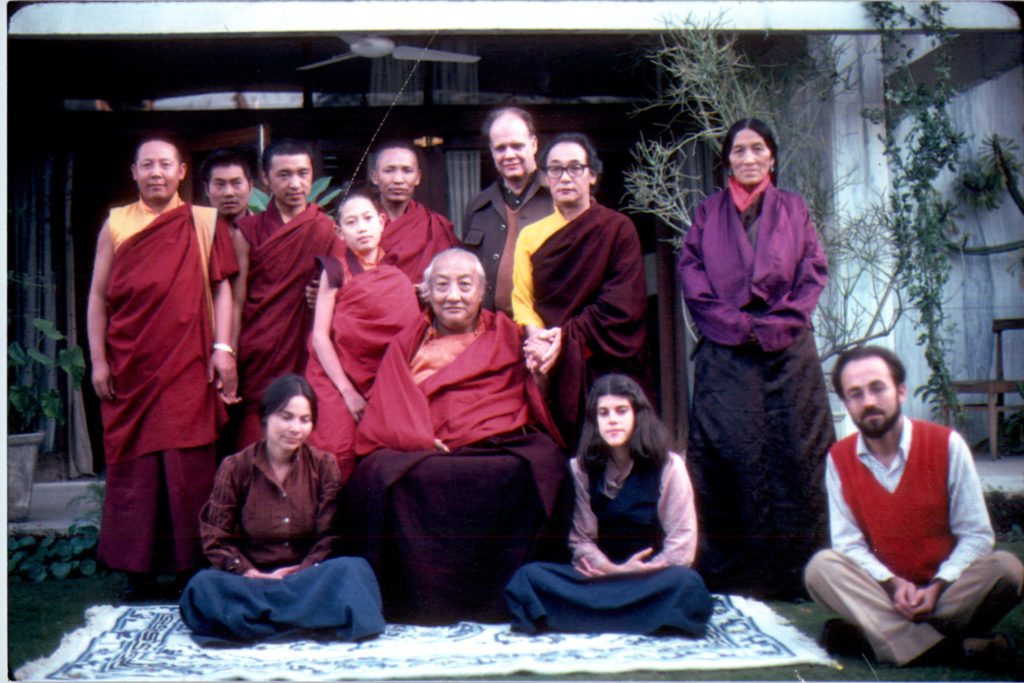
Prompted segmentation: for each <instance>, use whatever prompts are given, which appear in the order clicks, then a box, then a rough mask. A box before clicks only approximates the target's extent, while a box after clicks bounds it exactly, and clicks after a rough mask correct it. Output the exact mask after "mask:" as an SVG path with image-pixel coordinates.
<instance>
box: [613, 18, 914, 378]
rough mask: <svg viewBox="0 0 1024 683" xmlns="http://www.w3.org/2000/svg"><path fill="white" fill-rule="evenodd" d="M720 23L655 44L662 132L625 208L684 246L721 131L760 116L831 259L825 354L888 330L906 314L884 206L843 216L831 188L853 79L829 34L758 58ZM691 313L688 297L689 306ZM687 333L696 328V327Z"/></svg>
mask: <svg viewBox="0 0 1024 683" xmlns="http://www.w3.org/2000/svg"><path fill="white" fill-rule="evenodd" d="M720 23H721V22H720V21H719V22H712V23H710V24H707V25H696V24H695V23H693V22H692V21H691V20H689V19H686V20H685V21H683V22H682V23H681V24H680V25H678V26H676V27H673V28H671V30H670V31H669V32H668V33H667V34H666V35H665V36H664V37H663V39H662V42H661V45H660V46H659V47H658V48H656V49H654V50H652V51H651V52H650V53H649V54H648V59H649V60H650V61H651V62H652V63H653V64H654V65H655V66H656V67H657V69H658V72H659V74H660V83H661V85H660V88H659V91H658V92H657V93H656V94H655V95H654V96H653V97H652V99H651V100H650V102H649V103H647V105H645V106H644V107H643V110H645V111H646V110H657V111H663V112H664V113H665V117H666V118H665V121H664V124H663V127H662V129H661V131H660V134H659V135H658V136H657V137H656V138H652V137H641V139H640V140H639V141H637V142H636V143H635V145H634V147H633V159H634V162H635V163H634V165H633V166H632V167H631V168H630V169H629V171H628V172H627V174H626V179H625V181H626V208H627V209H628V210H631V211H637V212H641V213H648V214H652V215H654V216H656V217H657V218H659V219H660V220H662V221H664V222H665V223H666V224H668V225H669V226H671V227H672V228H673V229H674V230H675V233H676V238H675V240H674V242H675V244H676V246H677V247H678V246H679V245H680V244H681V243H682V239H683V236H684V235H685V234H686V231H687V230H688V229H689V228H690V224H691V222H692V217H693V211H694V209H695V208H696V207H697V205H698V204H699V203H700V202H701V201H702V200H703V199H704V198H705V196H706V195H707V193H709V192H710V191H712V190H713V188H714V185H715V184H716V183H715V179H714V175H715V174H714V169H715V167H716V165H717V162H716V161H715V160H716V159H717V156H718V149H719V147H720V144H721V140H722V137H723V136H724V134H725V131H726V130H727V128H728V126H729V125H731V124H732V122H733V121H737V120H739V119H742V118H748V117H756V118H760V119H762V120H764V121H765V122H767V123H768V125H769V126H770V127H771V129H772V130H773V131H774V132H775V135H776V138H777V140H778V143H779V158H778V160H777V164H778V167H779V175H780V184H781V185H782V186H783V187H784V188H785V189H789V190H792V191H794V192H797V193H799V194H800V195H801V196H802V197H803V198H804V201H805V202H806V203H807V206H808V209H809V210H810V212H811V217H812V219H813V220H814V223H815V225H816V226H817V228H818V233H819V236H820V238H821V241H822V245H823V248H824V250H825V253H826V255H827V257H828V259H829V263H830V264H831V277H830V281H829V286H828V288H827V289H826V291H825V293H824V294H823V296H822V298H821V301H820V302H819V305H818V309H817V311H816V313H815V325H816V332H817V335H818V338H819V345H820V346H821V347H822V354H821V357H822V361H823V362H825V361H827V360H828V359H829V358H830V357H831V356H833V355H835V354H837V353H840V352H841V351H842V350H844V349H846V348H849V347H850V346H853V345H856V344H858V343H863V342H865V341H868V340H870V339H876V338H878V337H881V336H885V335H886V334H888V332H889V331H891V330H892V327H893V325H894V324H895V322H896V320H897V319H898V318H899V316H900V315H901V314H902V310H903V308H902V305H901V301H900V299H899V294H898V292H897V288H896V287H895V285H894V275H895V273H894V266H895V260H894V257H893V256H894V255H893V253H892V251H891V249H890V247H889V244H890V241H889V239H888V237H887V230H888V228H889V226H888V221H887V218H886V214H885V210H884V208H883V207H882V205H881V204H879V205H878V206H871V207H859V211H858V212H857V214H856V215H846V214H845V213H843V212H841V211H840V210H839V209H837V207H836V202H835V197H836V193H837V191H838V190H839V189H841V188H842V187H844V186H845V185H846V184H847V183H848V182H849V180H848V179H847V178H842V177H840V178H836V177H834V174H833V172H832V163H831V145H832V139H831V130H830V128H829V125H828V121H829V120H830V118H831V107H832V104H833V101H834V100H833V98H834V96H835V94H836V93H837V92H841V91H844V90H846V89H849V88H851V87H852V86H853V85H854V83H852V80H851V75H850V72H849V70H840V69H839V67H838V65H839V63H840V61H841V59H840V58H841V54H840V52H839V50H838V48H837V46H836V42H835V40H834V39H832V38H812V39H809V40H808V44H804V45H803V46H802V49H799V50H789V51H788V52H786V53H785V54H777V55H769V56H768V57H762V58H759V59H758V60H757V61H756V62H755V61H754V60H753V59H751V57H749V56H748V55H747V54H745V53H744V52H743V51H742V50H741V49H740V47H739V44H738V37H737V36H736V35H735V34H730V33H726V32H724V31H723V30H721V28H720ZM684 312H685V307H684ZM691 333H693V330H692V326H691Z"/></svg>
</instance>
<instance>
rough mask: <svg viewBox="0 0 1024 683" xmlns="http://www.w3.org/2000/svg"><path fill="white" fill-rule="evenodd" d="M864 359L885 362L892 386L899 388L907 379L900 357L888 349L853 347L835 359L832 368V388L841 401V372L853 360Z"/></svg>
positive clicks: (842, 397) (869, 346)
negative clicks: (879, 359) (876, 359)
mask: <svg viewBox="0 0 1024 683" xmlns="http://www.w3.org/2000/svg"><path fill="white" fill-rule="evenodd" d="M865 358H881V359H882V360H884V361H885V364H886V365H888V366H889V374H890V375H892V381H893V384H895V385H896V386H899V385H901V384H903V383H904V382H905V381H906V379H907V369H906V368H905V367H904V366H903V361H901V360H900V357H899V356H897V355H896V354H895V353H893V352H892V351H890V350H889V349H887V348H885V347H882V346H874V345H870V344H869V345H868V346H855V347H853V348H852V349H847V350H846V351H843V352H842V353H841V354H840V355H839V358H837V359H836V363H835V365H833V366H832V388H833V389H834V390H835V392H836V394H837V395H838V396H839V398H841V399H845V398H846V396H844V395H843V370H844V369H845V368H846V366H847V365H849V364H850V363H852V362H853V361H855V360H864V359H865Z"/></svg>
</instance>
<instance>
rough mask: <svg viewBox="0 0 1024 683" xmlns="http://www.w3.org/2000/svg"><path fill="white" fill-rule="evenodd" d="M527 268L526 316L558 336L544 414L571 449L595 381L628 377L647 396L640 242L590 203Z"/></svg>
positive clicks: (623, 221)
mask: <svg viewBox="0 0 1024 683" xmlns="http://www.w3.org/2000/svg"><path fill="white" fill-rule="evenodd" d="M530 262H531V266H532V269H533V290H534V291H533V299H534V304H533V309H534V311H536V313H537V315H539V316H540V317H541V319H542V320H543V321H544V325H545V326H546V327H561V328H562V352H561V355H560V358H559V360H558V362H557V364H556V365H555V368H554V369H553V370H552V371H551V387H552V391H553V392H554V395H553V397H552V399H553V400H552V401H551V407H552V412H553V413H554V416H555V419H556V421H557V422H558V426H559V428H560V429H561V430H562V436H563V437H564V438H565V440H566V441H567V442H569V443H573V444H575V443H576V440H577V439H578V438H579V430H580V428H581V427H582V425H583V410H584V407H585V405H586V400H587V391H588V390H589V389H590V385H591V384H592V383H593V382H594V380H595V379H597V378H598V377H600V376H601V375H604V374H608V373H612V372H617V373H622V374H625V375H629V376H631V377H634V378H636V379H637V380H638V381H639V382H640V383H641V385H643V386H644V388H645V390H647V392H648V394H649V395H650V394H651V391H650V375H649V369H648V367H647V365H646V363H645V362H644V358H645V355H646V354H645V346H644V341H645V339H646V334H647V330H646V320H645V315H646V312H647V280H646V277H645V275H644V261H643V254H642V253H641V249H640V239H639V238H638V237H637V234H636V228H635V227H634V226H633V222H632V221H631V220H629V218H627V217H626V216H624V215H623V214H621V213H619V212H618V211H613V210H611V209H609V208H606V207H604V206H601V205H600V204H597V203H595V202H591V204H590V208H589V209H587V210H586V211H585V212H584V213H583V214H581V215H580V216H577V217H576V218H575V219H573V220H572V221H570V222H569V223H568V224H567V225H565V226H564V227H563V228H562V229H561V230H559V231H558V232H556V233H555V234H554V235H552V236H551V237H550V238H548V240H547V241H546V242H544V244H542V245H541V246H540V247H539V248H538V249H537V250H536V251H535V252H534V253H533V255H532V257H531V259H530Z"/></svg>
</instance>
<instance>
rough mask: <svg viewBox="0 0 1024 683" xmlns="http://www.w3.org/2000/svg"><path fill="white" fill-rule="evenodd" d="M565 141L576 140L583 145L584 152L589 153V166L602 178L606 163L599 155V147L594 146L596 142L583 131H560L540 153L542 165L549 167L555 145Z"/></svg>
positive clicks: (575, 141)
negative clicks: (602, 161)
mask: <svg viewBox="0 0 1024 683" xmlns="http://www.w3.org/2000/svg"><path fill="white" fill-rule="evenodd" d="M563 142H574V143H576V144H577V145H579V146H580V147H582V148H583V151H584V153H586V155H587V166H589V167H590V170H591V171H592V172H593V173H594V175H595V176H597V178H598V179H600V177H601V171H603V170H604V164H602V163H601V159H600V158H598V156H597V148H596V147H594V143H593V142H591V141H590V138H588V137H587V136H586V135H584V134H583V133H559V134H558V135H556V136H555V137H554V138H553V139H552V140H551V142H549V143H548V145H547V147H545V148H544V152H543V153H542V154H541V155H540V160H541V161H540V163H541V166H542V167H544V168H546V167H547V165H548V155H549V154H551V150H552V149H553V148H554V146H555V145H560V144H562V143H563Z"/></svg>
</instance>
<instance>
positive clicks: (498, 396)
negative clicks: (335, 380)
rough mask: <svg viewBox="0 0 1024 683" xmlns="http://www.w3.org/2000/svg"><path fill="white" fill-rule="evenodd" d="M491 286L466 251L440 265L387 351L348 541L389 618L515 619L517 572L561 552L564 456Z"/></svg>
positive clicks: (566, 501) (351, 501)
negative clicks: (420, 307)
mask: <svg viewBox="0 0 1024 683" xmlns="http://www.w3.org/2000/svg"><path fill="white" fill-rule="evenodd" d="M485 288H486V280H485V276H484V271H483V268H482V266H481V265H480V261H479V260H478V259H477V257H476V256H475V255H473V254H471V253H470V252H467V251H464V250H462V249H449V250H447V251H445V252H442V253H440V254H438V255H437V256H436V257H435V258H434V260H433V261H432V262H431V264H430V266H429V267H428V268H427V269H426V271H425V272H424V279H423V284H422V285H420V294H421V297H422V298H424V299H425V300H426V301H427V302H428V303H429V308H428V309H427V310H426V312H425V313H424V314H423V316H422V318H420V320H419V321H417V322H416V323H415V324H413V325H411V326H409V327H407V328H406V329H405V330H404V331H403V332H401V333H400V334H399V335H398V336H397V337H396V338H395V340H394V341H393V342H392V344H391V345H390V347H389V348H388V351H387V353H386V354H385V356H384V360H383V361H382V363H381V367H380V370H379V371H378V374H377V379H376V383H375V384H374V387H373V389H372V391H371V393H370V398H369V403H368V405H367V407H366V412H365V414H364V416H363V419H362V421H361V422H360V424H359V428H358V430H357V432H356V452H357V454H359V455H360V456H361V457H360V461H359V463H358V464H357V466H356V468H355V471H354V472H353V475H352V478H351V479H350V480H349V482H348V484H347V485H346V487H345V489H344V491H343V493H342V499H343V504H342V507H343V511H344V512H343V515H342V520H343V524H344V525H346V526H345V528H344V529H343V530H342V534H343V536H345V537H346V538H347V542H348V543H349V547H348V548H347V550H348V552H352V553H353V554H356V555H361V556H363V557H365V558H366V559H367V560H369V562H370V564H371V565H372V566H373V568H374V570H375V571H376V573H377V576H378V577H379V580H380V583H381V590H382V593H383V597H384V609H385V615H386V616H387V617H388V619H389V620H392V621H403V622H412V623H425V624H440V623H451V622H454V621H458V620H460V619H473V620H478V621H503V620H507V619H508V612H507V607H506V605H505V602H504V599H503V596H502V590H503V588H504V586H505V584H506V583H508V581H509V579H510V578H511V577H512V574H514V573H515V571H516V570H517V569H518V568H519V567H520V566H521V565H523V564H524V563H526V562H528V561H532V560H537V559H541V558H559V557H561V556H562V554H563V553H564V552H565V551H564V548H565V541H566V536H567V533H568V526H569V518H570V516H571V508H572V499H571V484H570V480H569V478H568V467H567V459H566V456H565V453H564V451H563V450H562V447H561V443H560V438H559V437H558V431H557V429H556V427H555V425H554V423H553V422H552V420H551V416H550V414H549V413H548V411H547V408H546V407H545V405H544V401H543V397H542V396H541V393H540V390H539V388H538V387H537V385H536V383H535V381H534V379H533V377H531V375H530V372H529V371H528V370H527V368H526V364H525V362H524V360H523V354H522V335H521V332H520V330H519V328H518V327H517V326H516V324H515V323H513V322H512V321H511V320H510V319H509V318H508V317H507V316H506V315H505V314H504V313H500V312H499V313H492V312H491V311H488V310H482V309H481V301H482V299H483V293H484V291H485ZM363 456H365V457H363Z"/></svg>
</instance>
